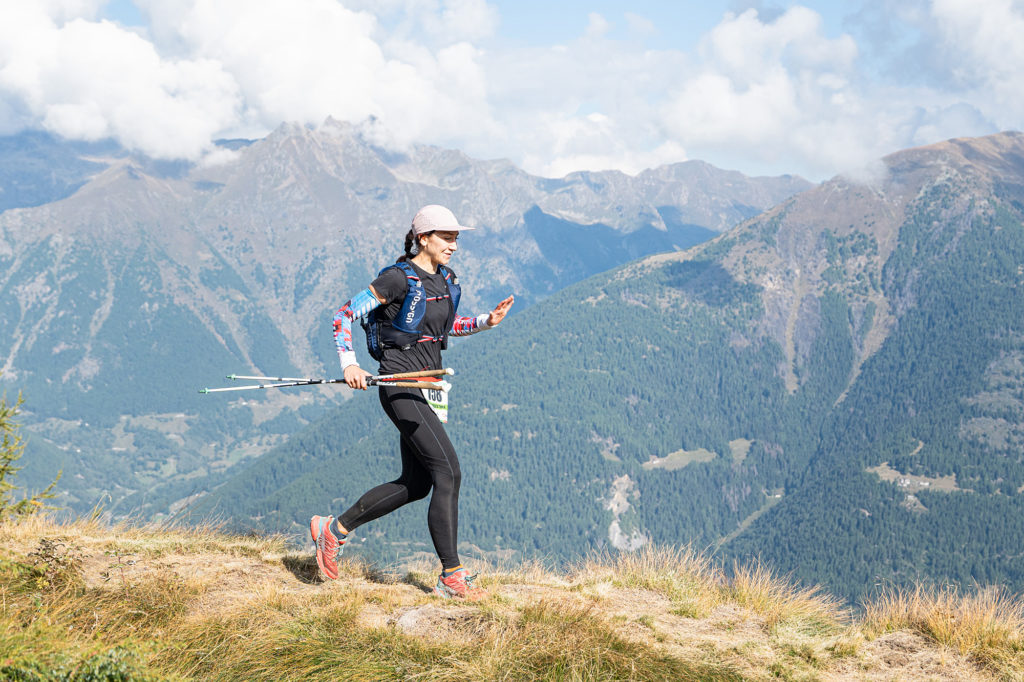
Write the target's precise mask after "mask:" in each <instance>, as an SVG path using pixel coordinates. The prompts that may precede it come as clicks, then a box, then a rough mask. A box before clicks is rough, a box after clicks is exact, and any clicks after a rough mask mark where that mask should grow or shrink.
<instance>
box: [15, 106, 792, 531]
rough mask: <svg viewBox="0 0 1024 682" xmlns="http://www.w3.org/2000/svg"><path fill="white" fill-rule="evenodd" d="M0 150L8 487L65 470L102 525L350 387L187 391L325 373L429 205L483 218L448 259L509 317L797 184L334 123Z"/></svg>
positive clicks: (179, 493)
mask: <svg viewBox="0 0 1024 682" xmlns="http://www.w3.org/2000/svg"><path fill="white" fill-rule="evenodd" d="M0 151H2V152H3V153H2V155H0V182H2V185H0V202H2V203H0V209H2V210H3V212H2V213H0V371H2V372H3V374H2V378H0V381H2V382H3V385H4V386H5V387H7V388H8V389H12V390H13V389H21V390H23V391H24V394H25V397H26V403H25V406H24V410H25V411H24V414H23V421H24V423H25V426H26V429H27V430H28V432H29V433H30V434H31V435H32V438H30V439H29V441H30V442H29V448H30V450H29V453H30V455H31V456H30V457H28V458H27V467H26V469H25V471H24V472H23V478H24V480H26V481H28V482H29V483H30V484H31V485H34V486H41V485H45V483H46V482H47V481H48V480H49V479H52V476H53V472H55V471H56V470H58V469H62V470H63V471H64V473H65V477H64V479H63V483H62V485H63V493H64V495H65V503H66V504H68V505H69V506H70V507H71V508H72V509H75V510H77V511H87V510H88V509H91V508H92V507H93V506H94V505H96V504H97V503H102V504H103V506H104V508H105V509H106V510H107V511H108V512H111V513H112V514H113V515H115V516H118V515H122V514H128V513H136V514H137V513H145V514H147V515H152V514H156V515H160V514H167V513H169V512H171V511H173V510H174V509H176V508H177V506H175V505H176V503H177V504H178V505H180V503H182V502H183V501H184V500H187V499H188V498H189V497H190V496H191V495H192V494H193V493H194V489H196V488H198V489H201V490H202V489H208V488H209V487H210V486H212V485H214V484H215V483H216V482H217V481H219V480H221V479H222V478H223V477H224V476H225V475H227V472H228V471H230V470H231V469H232V468H233V467H234V466H235V465H236V464H237V463H238V462H240V461H245V460H247V459H249V458H252V457H254V456H256V455H258V454H260V453H263V452H265V451H267V449H268V448H270V447H272V446H273V445H275V444H278V443H280V442H282V441H283V440H285V438H286V437H287V436H288V435H290V434H291V433H293V432H294V431H296V430H297V429H299V428H300V427H301V426H302V425H303V424H306V423H308V422H310V421H312V420H315V419H316V418H317V417H318V416H319V415H321V414H323V413H324V411H325V410H327V409H329V408H330V407H331V406H334V405H337V404H338V403H339V402H340V401H343V400H344V399H345V398H346V397H347V396H348V395H349V393H348V392H347V390H337V389H335V390H307V391H302V392H289V393H286V392H279V393H276V394H266V393H263V394H248V395H246V396H245V398H244V399H243V398H238V399H234V400H220V399H211V398H209V397H200V396H198V395H197V393H196V390H197V389H199V388H202V387H205V386H210V385H216V384H217V383H218V382H220V381H223V379H222V377H223V376H224V375H225V374H227V373H265V374H273V375H280V374H294V373H301V374H302V375H303V376H310V375H313V376H324V375H332V374H334V373H336V372H337V360H336V356H335V353H334V350H333V343H332V340H331V334H330V319H331V316H332V315H333V311H334V310H335V309H336V308H337V307H338V306H340V304H341V303H343V302H344V300H345V299H346V298H347V297H348V296H350V295H352V294H353V293H355V292H356V291H358V290H359V289H361V288H363V287H365V285H366V283H367V282H368V281H369V280H370V279H371V278H372V276H373V275H374V274H375V273H376V271H377V270H378V269H379V268H380V267H381V266H382V265H384V264H386V263H388V262H391V261H392V260H393V259H394V257H395V256H396V255H397V254H398V253H400V251H401V244H402V238H403V236H404V234H405V231H406V230H407V227H406V226H407V224H408V222H409V221H410V219H411V216H412V215H413V214H414V213H415V211H416V210H417V209H418V208H419V207H420V206H422V205H424V204H427V203H442V204H445V205H447V206H449V207H451V208H452V209H453V210H454V211H455V212H456V215H457V216H458V217H459V218H460V219H461V220H462V221H464V222H466V223H468V224H471V225H475V226H477V227H478V228H479V229H478V230H477V231H476V232H474V233H472V236H471V237H467V239H466V240H465V244H464V246H463V250H462V252H460V254H459V256H460V257H459V267H458V272H459V275H460V277H461V278H462V280H463V281H464V282H466V283H467V284H468V285H469V286H467V287H466V290H467V296H466V297H465V299H464V300H465V306H466V308H467V309H470V308H471V309H479V310H482V309H485V308H486V307H487V306H489V305H492V304H493V302H495V301H497V300H499V299H500V298H501V297H504V296H505V295H507V294H508V293H510V292H514V293H515V294H516V296H517V300H518V301H519V304H518V309H520V310H522V309H524V308H526V307H528V306H530V305H531V304H533V303H535V302H537V301H540V300H543V299H545V298H547V297H550V296H551V295H552V294H554V293H555V292H557V291H560V290H561V289H562V288H563V287H565V286H567V285H569V284H571V283H573V282H576V281H579V280H580V279H582V278H584V277H587V276H590V275H592V274H595V273H597V272H600V271H603V270H606V269H608V268H610V267H614V266H616V265H620V264H622V263H624V262H627V261H629V260H632V259H634V258H637V257H641V256H643V255H646V254H650V253H654V252H659V251H666V250H672V249H677V248H685V247H687V246H690V245H692V244H694V243H697V242H700V241H703V240H706V239H708V238H710V237H712V236H714V235H716V234H718V233H720V232H721V231H723V230H725V229H728V228H729V227H731V226H732V225H733V224H735V223H736V222H738V221H740V220H742V219H744V218H748V217H750V216H752V215H755V214H757V213H759V212H760V211H762V210H764V209H766V208H769V207H770V206H773V205H775V204H777V203H778V202H779V201H781V200H783V199H785V198H786V197H789V196H792V195H793V194H795V193H796V192H799V191H802V190H804V189H806V188H807V187H809V186H810V183H808V182H806V181H804V180H802V179H800V178H796V177H782V178H747V177H744V176H743V175H741V174H739V173H735V172H729V171H723V170H719V169H716V168H713V167H711V166H709V165H707V164H704V163H701V162H696V161H693V162H686V163H681V164H676V165H672V166H665V167H662V168H658V169H654V170H650V171H646V172H644V173H641V174H639V175H637V176H635V177H631V176H627V175H624V174H622V173H618V172H601V173H575V174H572V175H570V176H567V177H565V178H561V179H545V178H538V177H534V176H530V175H528V174H526V173H524V172H522V171H520V170H519V169H517V168H515V167H514V166H513V165H512V164H511V163H509V162H506V161H481V160H476V159H471V158H468V157H466V156H465V155H464V154H462V153H460V152H457V151H453V150H445V149H438V148H434V147H415V148H413V149H410V150H407V151H406V152H402V153H398V152H394V151H389V150H384V149H380V148H378V147H375V146H373V145H371V144H369V143H368V142H367V141H366V140H364V139H363V138H362V137H361V136H360V135H359V134H358V132H357V131H356V130H355V129H353V128H352V127H350V126H348V125H345V124H341V123H337V122H335V121H330V120H329V121H327V122H325V123H324V124H323V125H321V126H319V127H316V128H311V127H303V126H296V125H284V126H282V127H281V128H279V129H278V130H276V131H275V132H273V133H272V134H271V135H269V136H268V137H266V138H264V139H260V140H230V141H223V142H221V143H220V144H219V146H218V149H217V151H216V152H215V153H214V154H212V155H210V157H208V158H207V159H206V160H205V161H203V162H201V163H198V164H186V163H168V162H158V161H153V160H151V159H146V158H142V157H139V156H137V155H133V154H130V153H128V152H126V151H124V150H122V149H120V148H118V147H117V146H116V145H113V144H110V143H95V144H81V143H70V142H66V141H62V140H59V139H54V138H51V137H48V136H45V135H41V134H36V133H25V134H22V135H19V136H15V137H11V138H4V139H3V140H2V141H0ZM236 395H238V394H236ZM200 482H202V483H200ZM157 488H160V490H161V492H160V494H159V495H158V497H159V499H160V502H159V503H156V502H152V500H153V496H154V494H155V493H154V491H155V490H156V489H157ZM141 499H145V500H148V501H147V502H146V503H142V502H140V500H141ZM168 500H169V501H168ZM154 505H156V506H154ZM140 509H143V510H144V512H140V511H139V510H140Z"/></svg>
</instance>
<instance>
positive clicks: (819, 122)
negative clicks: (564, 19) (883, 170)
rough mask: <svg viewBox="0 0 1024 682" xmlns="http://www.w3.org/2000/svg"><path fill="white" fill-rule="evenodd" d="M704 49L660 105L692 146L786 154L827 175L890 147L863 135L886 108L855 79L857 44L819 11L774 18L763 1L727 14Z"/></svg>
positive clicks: (772, 158) (773, 156) (773, 157)
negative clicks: (827, 31)
mask: <svg viewBox="0 0 1024 682" xmlns="http://www.w3.org/2000/svg"><path fill="white" fill-rule="evenodd" d="M701 54H702V57H703V60H704V61H703V64H702V65H701V68H700V69H699V71H698V73H697V74H696V75H694V76H692V77H690V78H684V79H683V80H682V82H681V83H680V84H679V85H678V86H677V87H676V88H675V89H674V91H673V94H672V96H671V98H670V99H669V101H668V102H667V104H666V105H665V107H664V108H663V110H662V122H663V125H664V126H665V130H666V131H667V132H668V134H669V135H670V136H671V138H672V139H674V140H676V141H678V142H679V143H680V144H682V145H684V146H685V147H686V148H687V149H688V150H689V151H690V153H691V155H696V156H697V157H698V158H706V155H707V154H708V153H716V152H717V153H718V154H719V155H723V153H724V154H725V155H730V156H732V157H733V158H746V159H748V160H755V161H761V162H765V163H766V165H768V164H773V163H778V162H779V161H787V162H789V163H791V164H792V165H793V166H797V167H802V168H805V169H806V168H809V169H811V170H812V174H813V175H820V174H822V173H827V172H829V171H833V172H834V171H836V170H850V169H856V168H859V167H861V166H863V165H865V164H868V163H870V162H871V161H873V160H874V159H876V158H878V157H879V156H881V155H882V154H884V153H886V152H888V151H892V148H891V147H887V146H886V144H887V143H889V142H891V139H890V137H891V136H888V135H883V136H882V137H881V138H879V137H877V136H870V137H869V136H866V135H865V133H866V132H867V131H866V129H867V128H870V127H873V123H874V122H875V121H876V120H877V116H878V115H879V113H880V112H877V111H873V110H872V107H871V106H869V105H868V104H866V103H865V101H864V99H863V95H862V93H861V92H860V91H859V90H858V88H857V85H856V82H855V81H856V78H857V74H856V71H855V62H856V58H857V46H856V44H855V43H854V41H853V39H852V38H851V37H850V36H847V35H842V36H839V37H838V38H828V37H826V36H825V35H824V25H823V22H822V20H821V17H820V16H819V15H818V14H816V13H815V12H813V11H811V10H809V9H807V8H804V7H799V6H797V7H793V8H790V9H789V10H787V11H786V12H785V13H784V14H782V15H780V16H779V17H777V18H776V19H775V20H774V21H771V22H767V23H766V22H762V21H761V20H760V19H759V17H758V14H757V12H756V11H755V10H748V11H746V12H744V13H742V14H740V15H727V16H726V17H725V19H724V20H723V21H722V22H721V23H720V24H719V25H718V26H717V27H715V29H714V30H712V31H711V32H710V34H709V35H708V36H707V37H706V39H705V40H704V42H703V44H702V48H701Z"/></svg>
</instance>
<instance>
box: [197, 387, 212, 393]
mask: <svg viewBox="0 0 1024 682" xmlns="http://www.w3.org/2000/svg"><path fill="white" fill-rule="evenodd" d="M199 392H200V393H209V392H210V389H208V388H201V389H199Z"/></svg>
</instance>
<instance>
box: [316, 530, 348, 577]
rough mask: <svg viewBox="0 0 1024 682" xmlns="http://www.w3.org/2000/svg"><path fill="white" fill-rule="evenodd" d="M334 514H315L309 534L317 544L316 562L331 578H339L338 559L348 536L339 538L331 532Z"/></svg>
mask: <svg viewBox="0 0 1024 682" xmlns="http://www.w3.org/2000/svg"><path fill="white" fill-rule="evenodd" d="M333 520H334V517H333V516H314V517H313V518H311V519H310V520H309V534H310V535H311V536H312V537H313V544H314V545H316V563H317V565H318V566H319V567H320V570H321V571H323V574H324V575H325V576H327V577H328V578H330V579H331V580H337V579H338V559H340V558H341V552H342V550H344V549H345V542H346V540H347V538H344V537H343V538H340V539H339V538H337V537H336V536H335V535H334V533H332V532H331V521H333Z"/></svg>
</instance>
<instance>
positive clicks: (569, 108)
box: [0, 0, 1024, 179]
mask: <svg viewBox="0 0 1024 682" xmlns="http://www.w3.org/2000/svg"><path fill="white" fill-rule="evenodd" d="M134 1H135V4H136V5H137V6H138V7H139V8H140V10H141V12H142V15H143V16H144V17H145V18H146V19H147V20H148V22H147V25H146V27H145V28H143V29H126V28H124V27H121V26H118V25H116V24H113V23H111V22H106V21H102V20H100V19H99V17H100V16H102V15H101V14H100V12H101V11H102V7H103V5H104V4H105V0H34V1H33V2H13V1H5V2H4V6H3V8H2V9H0V132H13V131H15V130H17V129H19V128H21V127H25V126H30V127H45V128H46V129H49V130H52V131H54V132H56V133H59V134H61V135H65V136H68V137H76V138H84V139H96V138H99V137H106V136H112V137H115V138H117V139H118V140H120V141H121V142H122V143H123V144H125V145H127V146H130V147H133V148H136V149H139V150H141V151H143V152H145V153H147V154H150V155H153V156H159V157H180V156H184V157H187V158H193V159H194V158H198V157H200V156H201V155H203V154H204V153H207V152H209V150H210V149H211V140H212V139H215V138H217V137H221V136H258V135H262V134H265V133H266V132H267V131H269V130H270V129H272V128H274V127H276V126H277V125H279V124H280V123H281V122H283V121H289V122H296V123H312V124H319V123H320V122H322V121H323V120H324V119H326V118H327V117H333V118H335V119H338V120H343V121H349V122H353V123H356V124H360V125H363V126H364V129H365V130H367V131H369V133H370V134H371V135H373V136H374V138H375V140H376V141H377V142H379V143H381V144H386V145H390V146H396V147H403V146H405V145H408V144H411V143H416V142H420V143H430V144H439V145H443V146H451V147H458V148H460V149H462V150H464V151H466V152H467V153H469V154H471V155H474V156H478V157H486V158H492V157H496V156H506V157H509V158H511V159H512V160H513V161H514V162H515V163H517V164H519V165H520V166H522V167H524V168H525V169H526V170H528V171H530V172H534V173H538V174H544V175H554V176H558V175H562V174H565V173H567V172H569V171H572V170H579V169H591V170H597V169H604V168H618V169H621V170H625V171H627V172H637V171H639V170H642V169H643V168H645V167H649V166H651V165H658V164H662V163H669V162H673V161H681V160H684V159H685V158H686V157H687V156H690V157H692V158H701V159H705V160H708V161H710V162H711V163H714V164H716V165H720V166H724V167H733V168H739V169H740V170H742V171H744V172H747V173H755V172H770V173H781V172H796V173H800V174H803V175H805V176H808V177H811V178H812V179H821V178H823V177H827V176H829V175H832V174H834V173H837V172H841V171H850V170H851V169H856V168H862V167H865V166H866V165H870V163H871V162H872V161H873V160H875V159H877V158H879V157H881V156H883V155H884V154H887V153H889V152H892V151H895V150H897V149H899V148H901V147H905V146H909V145H911V144H920V143H928V142H934V141H936V140H937V139H941V138H942V137H950V136H956V135H974V134H984V133H986V132H992V127H993V126H994V125H995V123H993V122H998V124H999V125H1000V126H1002V127H1004V128H1014V127H1016V128H1021V127H1024V126H1022V119H1024V87H1020V77H1019V75H1018V74H1020V73H1024V43H1022V42H1021V41H1020V40H1019V37H1018V36H1020V35H1024V0H971V1H970V2H966V1H965V0H906V2H905V3H898V2H895V0H885V2H881V4H878V3H868V2H867V0H863V2H862V8H861V9H860V10H859V12H858V13H857V18H858V21H854V22H851V24H850V26H852V27H854V28H856V27H857V26H860V27H862V28H863V30H864V31H865V33H864V34H863V35H861V34H858V40H856V41H855V39H854V37H852V36H851V35H846V34H839V35H837V34H836V33H835V32H834V31H832V32H830V31H829V29H827V27H826V25H825V23H824V21H823V19H822V17H821V16H820V15H819V14H818V13H816V12H815V11H813V10H811V9H808V8H806V7H803V6H799V5H794V6H791V7H790V8H789V9H787V10H786V11H784V12H773V13H772V14H771V15H766V14H764V13H763V12H762V13H760V14H759V13H758V12H757V11H755V10H748V11H745V12H742V13H738V14H731V13H730V14H726V15H725V16H724V18H723V19H722V20H721V21H720V22H719V23H718V25H717V26H714V27H712V28H711V29H710V30H709V31H708V32H707V33H706V35H705V36H704V38H703V40H702V41H701V43H700V45H699V47H698V49H695V50H692V51H690V52H684V51H683V50H682V49H660V50H652V49H648V48H647V47H645V42H648V41H654V40H660V39H661V38H659V36H661V37H664V36H665V35H668V34H669V31H670V28H669V27H666V26H663V25H661V24H659V23H657V22H655V21H652V20H651V19H650V18H648V17H645V16H641V15H639V14H636V13H631V12H627V13H625V15H624V18H623V19H621V20H619V21H621V22H623V25H622V26H616V25H615V24H614V23H613V21H612V20H611V19H609V18H608V16H611V15H608V16H603V15H601V14H597V13H591V14H590V15H589V16H588V24H587V26H586V28H585V29H584V30H583V32H582V33H581V34H580V35H579V36H578V37H577V38H576V39H575V40H568V41H562V42H561V44H559V45H554V46H549V47H536V46H533V47H522V46H513V45H510V44H509V43H508V42H505V41H503V40H501V36H500V34H499V31H500V26H501V21H500V19H501V18H500V16H499V14H498V11H497V9H496V8H495V6H494V5H492V4H490V3H488V2H487V0H134ZM745 4H749V3H745ZM759 4H760V3H759ZM734 6H737V5H735V4H734ZM851 11H855V9H852V10H851ZM858 22H859V23H858ZM886 22H888V24H886ZM879 27H883V28H879ZM622 29H625V30H622ZM883 29H884V30H883ZM869 31H880V32H881V33H885V35H886V36H889V37H893V36H900V35H910V36H913V38H906V39H902V40H895V41H894V40H879V41H877V42H876V41H873V40H870V39H869V37H870V36H869V35H868V34H867V32H869ZM616 36H624V38H623V39H622V40H619V39H617V38H616ZM496 37H497V39H495V38H496ZM897 43H898V45H896V44H897ZM886 45H888V46H890V49H889V50H888V51H886ZM893 45H896V46H895V47H892V46H893ZM865 51H867V54H865ZM882 73H884V75H885V78H884V79H883V78H880V77H879V74H882ZM922 74H926V75H927V77H925V76H923V75H922ZM883 83H884V85H883Z"/></svg>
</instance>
